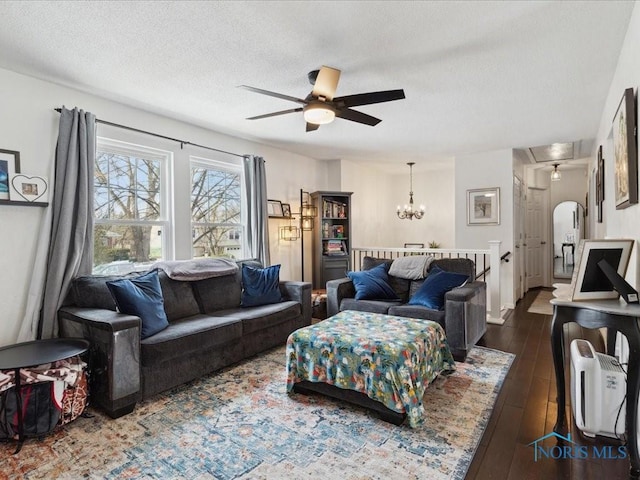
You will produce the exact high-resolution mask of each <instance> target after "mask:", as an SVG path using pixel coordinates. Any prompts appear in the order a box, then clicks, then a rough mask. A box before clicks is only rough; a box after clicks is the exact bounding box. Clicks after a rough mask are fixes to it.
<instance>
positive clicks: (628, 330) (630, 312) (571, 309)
mask: <svg viewBox="0 0 640 480" xmlns="http://www.w3.org/2000/svg"><path fill="white" fill-rule="evenodd" d="M551 304H552V305H553V320H552V322H551V351H552V353H553V366H554V368H555V372H556V388H557V394H558V416H557V419H556V424H555V426H554V427H553V431H554V432H556V433H559V434H564V433H565V432H564V430H565V428H566V424H565V383H564V336H563V328H562V327H563V326H564V324H565V323H570V322H576V323H577V324H578V325H580V326H582V327H584V328H601V327H607V353H611V351H612V348H613V346H614V345H615V333H616V332H620V333H622V334H624V335H625V336H626V337H627V341H628V342H629V365H628V368H627V411H626V418H625V422H626V425H625V430H626V433H627V449H628V453H629V463H630V471H629V476H630V478H634V479H638V478H640V455H639V453H638V430H637V422H638V394H639V393H640V326H639V325H638V322H639V321H640V305H637V304H635V305H634V304H625V303H624V302H623V301H622V300H589V301H576V302H573V301H571V300H565V299H560V298H554V299H552V300H551Z"/></svg>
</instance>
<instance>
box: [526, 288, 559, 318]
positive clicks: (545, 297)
mask: <svg viewBox="0 0 640 480" xmlns="http://www.w3.org/2000/svg"><path fill="white" fill-rule="evenodd" d="M552 298H553V292H549V291H547V290H540V291H539V292H538V295H536V298H535V299H534V300H533V303H532V304H531V306H530V307H529V310H527V312H529V313H539V314H541V315H553V305H551V304H550V303H549V300H551V299H552Z"/></svg>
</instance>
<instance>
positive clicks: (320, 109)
mask: <svg viewBox="0 0 640 480" xmlns="http://www.w3.org/2000/svg"><path fill="white" fill-rule="evenodd" d="M335 118H336V112H335V110H334V109H333V108H331V107H330V106H329V105H324V104H321V103H312V104H311V105H307V106H306V107H304V119H305V121H306V122H308V123H313V124H314V125H325V124H327V123H331V122H333V121H334V120H335Z"/></svg>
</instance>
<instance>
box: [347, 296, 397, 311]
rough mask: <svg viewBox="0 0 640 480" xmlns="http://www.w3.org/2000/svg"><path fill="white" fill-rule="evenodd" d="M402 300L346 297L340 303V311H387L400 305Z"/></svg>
mask: <svg viewBox="0 0 640 480" xmlns="http://www.w3.org/2000/svg"><path fill="white" fill-rule="evenodd" d="M401 303H402V302H401V301H400V300H395V301H394V300H356V299H355V298H344V299H342V302H341V303H340V311H343V310H357V311H358V312H371V313H387V312H388V311H389V308H390V307H393V306H396V305H400V304H401Z"/></svg>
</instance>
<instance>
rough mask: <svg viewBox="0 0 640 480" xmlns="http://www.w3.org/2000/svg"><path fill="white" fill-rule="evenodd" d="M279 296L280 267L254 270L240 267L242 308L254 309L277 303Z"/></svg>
mask: <svg viewBox="0 0 640 480" xmlns="http://www.w3.org/2000/svg"><path fill="white" fill-rule="evenodd" d="M281 300H282V295H281V294H280V265H272V266H270V267H267V268H254V267H251V266H249V265H242V301H241V303H240V305H241V306H243V307H256V306H259V305H268V304H270V303H278V302H280V301H281Z"/></svg>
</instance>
